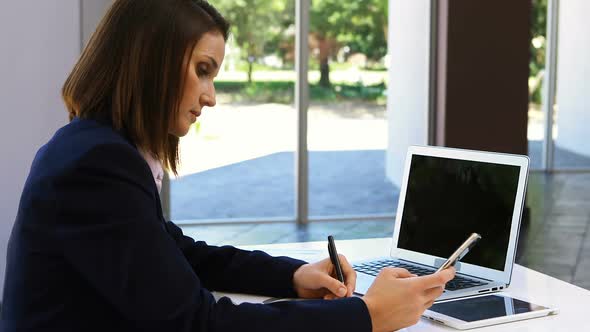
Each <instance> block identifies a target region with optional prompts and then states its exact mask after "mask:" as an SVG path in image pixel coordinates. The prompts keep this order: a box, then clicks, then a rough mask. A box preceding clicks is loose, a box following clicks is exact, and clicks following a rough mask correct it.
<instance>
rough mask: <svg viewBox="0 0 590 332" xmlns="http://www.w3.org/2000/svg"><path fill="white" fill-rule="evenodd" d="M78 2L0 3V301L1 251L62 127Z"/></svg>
mask: <svg viewBox="0 0 590 332" xmlns="http://www.w3.org/2000/svg"><path fill="white" fill-rule="evenodd" d="M79 10H80V9H79V5H78V0H59V1H22V0H8V1H2V2H1V3H0V41H1V43H0V115H1V120H0V154H1V156H2V166H0V167H1V168H0V170H1V174H2V177H1V178H2V180H1V182H2V186H0V295H1V292H2V291H3V288H4V271H5V267H6V245H7V242H8V237H9V235H10V231H11V229H12V224H13V222H14V219H15V217H16V211H17V207H18V201H19V199H20V194H21V191H22V187H23V184H24V181H25V179H26V176H27V174H28V171H29V168H30V165H31V162H32V160H33V157H34V155H35V152H36V151H37V149H38V148H39V147H40V146H41V145H42V144H44V143H45V142H46V141H47V140H48V139H49V138H50V137H51V136H52V134H53V133H54V132H55V130H56V129H57V128H59V127H61V126H63V125H64V124H66V123H67V113H66V111H65V107H64V106H63V103H62V102H61V98H60V89H61V86H62V84H63V82H64V80H65V78H66V77H67V74H68V73H69V71H70V70H71V68H72V66H73V65H74V63H75V60H76V58H77V56H78V55H79V48H80V27H79V21H80V20H79Z"/></svg>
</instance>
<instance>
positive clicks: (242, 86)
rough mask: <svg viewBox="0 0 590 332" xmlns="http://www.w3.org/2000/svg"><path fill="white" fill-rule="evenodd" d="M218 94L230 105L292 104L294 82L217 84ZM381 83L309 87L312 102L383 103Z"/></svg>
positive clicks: (220, 82)
mask: <svg viewBox="0 0 590 332" xmlns="http://www.w3.org/2000/svg"><path fill="white" fill-rule="evenodd" d="M215 89H216V90H217V92H218V93H226V94H228V95H229V96H230V99H231V101H254V102H266V103H281V104H291V103H293V99H294V95H295V83H294V82H293V81H267V82H256V81H255V82H252V83H248V82H242V81H218V82H216V83H215ZM385 90H386V86H385V84H384V83H380V84H375V85H368V86H365V85H362V84H348V83H334V84H332V86H330V87H323V86H320V85H319V84H310V86H309V92H310V99H311V100H312V101H338V100H363V101H375V102H382V101H383V100H384V99H385Z"/></svg>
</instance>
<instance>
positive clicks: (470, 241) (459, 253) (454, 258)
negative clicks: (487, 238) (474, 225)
mask: <svg viewBox="0 0 590 332" xmlns="http://www.w3.org/2000/svg"><path fill="white" fill-rule="evenodd" d="M480 239H481V235H479V234H477V233H472V234H471V235H469V237H468V238H467V240H465V242H463V244H462V245H461V246H460V247H459V248H457V250H455V252H454V253H453V254H452V255H451V257H449V259H447V260H446V262H444V263H443V265H441V266H440V267H439V268H438V270H436V272H440V271H442V270H444V269H446V268H448V267H451V266H455V264H456V263H457V262H458V261H459V260H461V258H463V257H464V256H465V255H467V253H468V252H469V250H470V249H471V248H473V246H474V245H475V244H476V243H477V242H478V241H479V240H480Z"/></svg>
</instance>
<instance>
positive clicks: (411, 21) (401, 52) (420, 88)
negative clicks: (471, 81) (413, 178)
mask: <svg viewBox="0 0 590 332" xmlns="http://www.w3.org/2000/svg"><path fill="white" fill-rule="evenodd" d="M388 48H389V59H390V66H389V86H388V88H387V121H388V125H389V126H388V130H389V132H388V136H389V140H388V147H387V157H386V158H387V164H386V172H387V177H388V179H389V180H390V181H392V182H393V183H394V184H395V185H397V186H400V185H401V180H402V173H403V168H404V161H405V156H406V151H407V149H408V146H410V145H413V144H418V145H426V144H427V143H428V98H429V68H430V66H429V52H430V0H412V1H407V0H389V32H388Z"/></svg>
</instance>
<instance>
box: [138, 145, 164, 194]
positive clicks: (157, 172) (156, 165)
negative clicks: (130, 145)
mask: <svg viewBox="0 0 590 332" xmlns="http://www.w3.org/2000/svg"><path fill="white" fill-rule="evenodd" d="M139 152H140V153H141V155H142V156H143V159H145V161H146V162H147V164H148V165H149V166H150V170H151V171H152V175H153V176H154V181H155V182H156V187H158V193H160V192H161V191H162V179H164V169H163V168H162V163H160V161H159V160H157V159H156V158H154V156H153V155H152V154H151V153H150V152H146V151H143V150H140V151H139Z"/></svg>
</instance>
